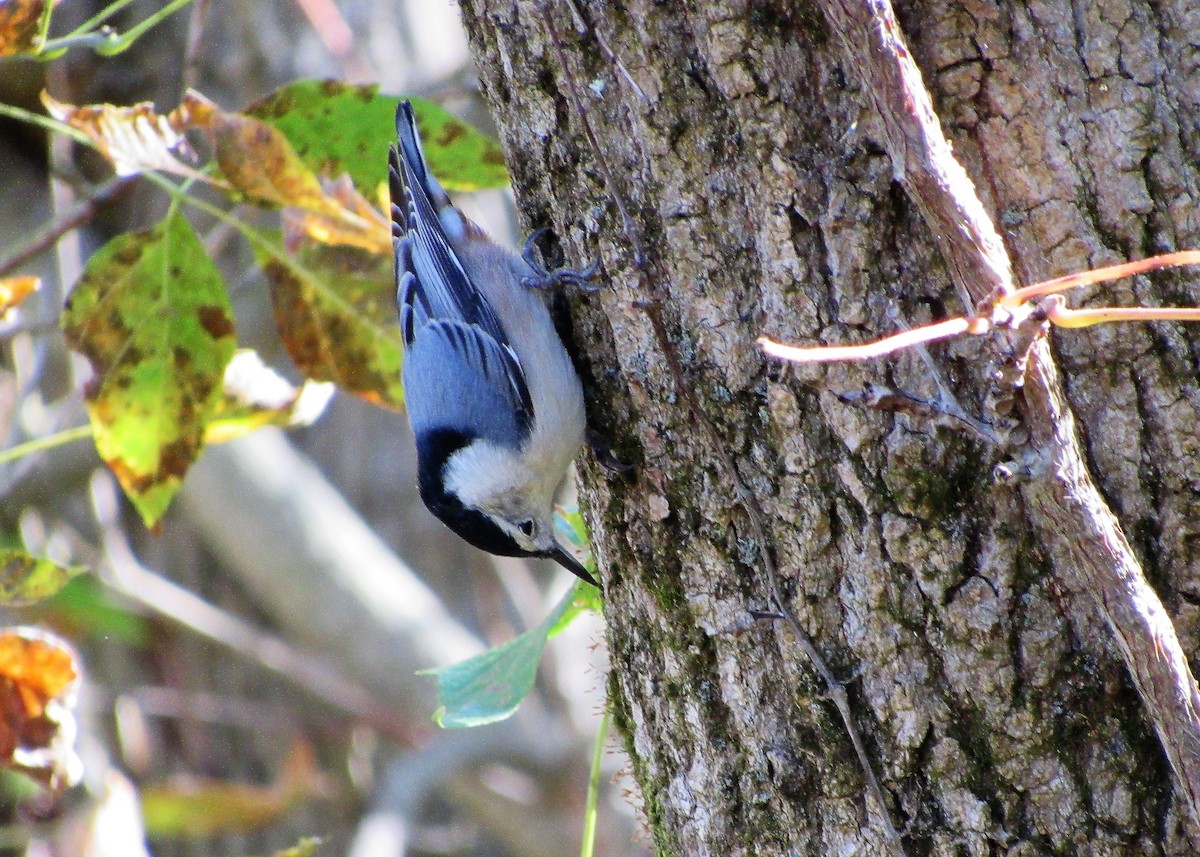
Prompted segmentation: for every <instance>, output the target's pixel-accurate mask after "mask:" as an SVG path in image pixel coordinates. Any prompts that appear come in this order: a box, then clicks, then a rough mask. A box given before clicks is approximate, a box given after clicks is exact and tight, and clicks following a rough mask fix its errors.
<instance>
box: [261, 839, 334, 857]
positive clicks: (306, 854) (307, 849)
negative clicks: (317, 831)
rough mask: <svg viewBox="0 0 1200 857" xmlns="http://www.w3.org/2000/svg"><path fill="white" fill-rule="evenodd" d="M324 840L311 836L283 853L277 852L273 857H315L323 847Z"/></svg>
mask: <svg viewBox="0 0 1200 857" xmlns="http://www.w3.org/2000/svg"><path fill="white" fill-rule="evenodd" d="M322 842H324V840H323V839H318V838H317V837H315V836H310V837H307V838H305V839H301V840H300V841H299V842H297V843H296V844H295V845H293V846H292V847H291V848H285V849H283V850H282V851H276V852H275V853H274V854H273V855H272V857H313V855H314V854H316V853H317V849H318V848H320V847H321V843H322Z"/></svg>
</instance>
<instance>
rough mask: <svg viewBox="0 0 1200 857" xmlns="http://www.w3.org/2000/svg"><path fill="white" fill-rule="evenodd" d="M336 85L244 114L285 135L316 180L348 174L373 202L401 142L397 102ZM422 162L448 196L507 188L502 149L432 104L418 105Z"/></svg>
mask: <svg viewBox="0 0 1200 857" xmlns="http://www.w3.org/2000/svg"><path fill="white" fill-rule="evenodd" d="M377 90H378V87H376V86H354V85H351V84H349V83H345V82H342V81H337V80H301V81H297V82H295V83H289V84H288V85H287V86H285V87H283V88H282V89H278V90H276V91H275V92H274V93H272V94H271V95H269V96H267V97H266V98H264V99H263V100H261V101H258V102H256V103H254V104H251V105H250V106H249V107H247V108H246V110H245V111H243V112H245V113H247V114H248V115H250V116H254V117H256V118H258V119H261V120H263V121H264V122H266V123H267V124H269V125H272V126H274V127H275V128H277V129H278V130H280V131H282V132H283V135H284V136H285V137H287V138H288V140H289V141H290V142H291V144H292V148H294V149H295V150H296V153H297V154H299V155H300V158H301V159H302V160H303V161H304V162H305V163H306V164H307V165H308V167H309V169H311V170H312V171H313V172H315V173H318V174H320V173H324V174H325V175H327V176H330V177H336V176H338V175H340V174H341V173H343V172H345V173H349V175H350V177H351V178H352V179H353V180H354V184H355V186H356V187H357V188H358V191H359V193H361V194H363V195H364V196H367V197H371V198H375V197H377V196H378V193H377V190H378V188H379V187H380V186H381V185H382V184H383V183H384V181H385V180H386V179H387V151H388V146H390V145H391V144H392V143H393V142H395V138H396V123H395V114H396V105H397V104H399V103H400V99H399V98H398V97H396V96H394V95H380V94H379V93H378V91H377ZM413 110H414V111H415V112H416V114H417V125H418V127H419V128H420V130H421V142H422V145H423V146H424V149H425V157H426V160H428V162H429V167H430V169H432V170H433V174H434V175H435V176H437V177H438V179H439V180H440V181H441V182H442V184H443V185H444V186H445V187H446V189H447V190H479V189H480V188H488V187H503V186H504V185H506V184H508V171H507V170H506V169H505V167H504V152H503V151H502V150H501V149H500V144H499V143H497V142H496V141H495V140H493V139H492V138H491V137H488V136H487V135H486V134H482V133H480V132H479V131H477V130H475V129H474V128H472V127H471V126H470V125H467V124H466V123H465V122H463V121H462V120H461V119H458V118H456V117H455V116H454V115H452V114H451V113H449V112H448V111H446V110H444V109H443V108H442V107H441V106H439V105H437V104H434V103H433V102H432V101H425V100H422V99H413Z"/></svg>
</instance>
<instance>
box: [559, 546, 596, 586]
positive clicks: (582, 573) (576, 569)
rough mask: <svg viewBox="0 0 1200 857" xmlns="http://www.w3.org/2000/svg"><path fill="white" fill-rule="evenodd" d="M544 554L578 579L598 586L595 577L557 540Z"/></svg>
mask: <svg viewBox="0 0 1200 857" xmlns="http://www.w3.org/2000/svg"><path fill="white" fill-rule="evenodd" d="M546 556H547V557H549V558H550V559H552V560H554V561H555V562H556V563H558V564H559V565H561V566H562V567H563V568H565V569H566V570H567V571H569V572H571V574H573V575H575V576H576V577H578V578H579V579H580V580H586V581H587V582H588V583H590V584H591V585H592V586H595V587H599V586H600V584H599V583H597V582H596V578H594V577H592V575H591V574H589V573H588V570H587V569H586V568H584V567H583V564H582V563H581V562H580V561H579V560H577V559H575V556H574V555H573V554H572V553H571V552H570V551H569V550H567V549H566V548H564V547H563V546H562V545H560V544H558V543H557V542H555V544H554V547H553V548H552V549H551V550H550V552H549V553H548V554H546Z"/></svg>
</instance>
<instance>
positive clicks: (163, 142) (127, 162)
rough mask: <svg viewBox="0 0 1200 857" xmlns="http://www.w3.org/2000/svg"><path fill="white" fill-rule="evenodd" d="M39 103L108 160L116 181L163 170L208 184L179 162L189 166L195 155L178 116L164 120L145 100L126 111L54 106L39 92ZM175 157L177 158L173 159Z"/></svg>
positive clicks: (173, 114) (96, 106)
mask: <svg viewBox="0 0 1200 857" xmlns="http://www.w3.org/2000/svg"><path fill="white" fill-rule="evenodd" d="M42 104H44V105H45V106H46V110H47V111H48V112H49V113H50V115H51V116H53V117H54V118H55V119H57V120H59V121H60V122H65V123H66V124H68V125H70V126H71V127H72V128H75V129H77V130H79V131H82V132H83V133H84V134H86V135H87V136H88V138H89V139H90V140H92V142H94V143H95V144H96V147H97V148H98V149H99V150H100V151H101V152H102V153H103V154H104V156H105V157H106V158H108V159H109V160H110V161H112V164H113V167H114V168H115V169H116V171H117V175H119V176H130V175H135V174H137V173H141V172H145V171H146V170H162V171H164V172H168V173H176V174H178V175H183V176H189V177H192V178H199V179H201V180H204V181H207V180H208V179H207V177H205V176H203V175H201V174H200V173H198V172H196V170H194V169H193V168H192V167H190V166H188V164H186V163H184V161H183V160H180V157H181V158H184V159H186V160H188V161H193V162H194V161H195V159H196V154H195V152H193V151H192V147H191V146H190V145H188V141H187V139H186V138H185V137H184V136H183V133H184V131H185V130H186V126H185V125H184V124H183V123H182V122H181V119H180V117H179V115H178V111H172V112H171V113H170V114H168V115H166V116H163V115H161V114H159V113H157V112H155V109H154V104H153V103H152V102H149V101H143V102H141V103H140V104H134V105H131V106H129V107H117V106H115V105H112V104H85V105H78V106H77V105H74V104H65V103H63V102H61V101H55V100H54V99H53V98H51V97H50V94H49V93H48V92H46V91H44V90H43V91H42ZM176 153H177V154H178V155H179V156H180V157H176Z"/></svg>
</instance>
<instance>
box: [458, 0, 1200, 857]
mask: <svg viewBox="0 0 1200 857" xmlns="http://www.w3.org/2000/svg"><path fill="white" fill-rule="evenodd" d="M571 5H572V4H571V3H570V2H566V0H564V2H557V3H541V2H538V0H518V2H513V1H512V0H464V2H463V11H464V16H465V18H466V23H467V27H468V31H469V33H470V36H471V39H472V42H473V46H474V50H475V53H476V56H477V61H478V64H479V71H480V77H481V79H482V81H483V83H484V88H485V91H486V94H487V96H488V98H489V99H490V101H491V103H492V105H493V107H494V110H495V113H496V118H497V120H498V122H499V124H500V126H501V128H502V129H503V135H504V138H505V142H506V145H507V147H508V151H509V155H510V157H509V164H510V167H511V169H512V173H513V180H514V185H515V187H516V188H517V194H518V198H519V200H520V202H521V206H522V209H523V211H524V213H525V215H526V216H527V224H528V225H529V226H531V227H532V226H542V225H550V226H552V227H553V228H554V231H555V233H556V234H557V236H558V237H559V240H560V242H561V247H562V253H563V256H564V257H565V259H566V260H568V261H569V262H571V263H579V262H583V261H588V260H591V259H598V260H599V261H601V263H602V266H603V267H602V274H603V277H602V282H603V289H602V291H600V292H599V293H598V294H596V295H593V296H590V297H579V296H572V297H571V305H572V320H573V327H574V341H575V344H576V346H577V348H578V350H579V352H580V358H581V364H582V367H583V371H584V375H585V386H586V387H587V389H588V392H589V416H590V418H591V421H592V423H593V425H594V426H595V428H597V429H598V430H599V431H600V432H601V433H602V434H604V435H606V436H607V437H608V438H610V439H611V440H612V442H613V444H614V451H615V452H616V454H617V456H618V457H620V458H622V459H623V460H625V461H628V462H629V463H631V464H633V465H635V470H634V471H633V473H632V474H631V475H630V476H628V477H624V478H623V477H619V476H614V475H612V474H610V473H607V472H605V471H604V470H603V469H602V468H600V467H599V466H598V465H597V464H596V463H595V462H594V460H593V459H591V458H590V457H589V458H586V459H585V460H584V461H583V462H582V467H581V471H582V489H583V491H582V495H583V498H584V505H585V507H586V512H587V519H588V522H589V524H590V525H591V531H592V540H593V547H594V549H595V551H596V553H597V556H598V560H599V565H600V570H601V576H602V578H603V581H604V593H605V599H606V608H605V615H606V619H607V622H608V639H609V646H610V649H611V658H612V674H611V677H610V682H609V689H610V696H611V703H612V706H613V708H614V712H615V715H616V722H617V724H618V727H619V729H620V731H621V733H622V736H623V738H624V740H625V743H626V746H627V747H628V749H629V752H630V754H631V756H632V758H633V764H634V771H635V775H636V778H637V781H638V783H639V785H640V787H641V790H642V792H643V797H644V801H645V809H646V814H647V817H648V820H649V824H650V826H651V829H652V832H653V836H654V839H655V842H656V845H657V847H658V850H659V851H660V853H663V854H680V855H693V854H695V855H699V854H716V855H735V854H737V855H740V854H806V855H807V854H812V855H825V854H851V853H858V854H884V853H908V854H914V855H915V854H937V855H941V854H945V855H951V854H955V855H957V854H965V855H988V854H1019V855H1032V854H1048V853H1055V854H1143V853H1144V854H1170V855H1175V854H1179V855H1182V854H1192V853H1196V851H1195V850H1194V849H1195V848H1196V847H1197V845H1196V843H1197V842H1200V840H1197V839H1195V838H1194V836H1195V832H1196V831H1197V829H1200V828H1198V827H1197V825H1196V824H1195V821H1194V819H1193V815H1194V810H1195V807H1196V805H1197V798H1196V794H1197V793H1196V791H1195V789H1194V786H1195V780H1192V779H1189V777H1190V775H1191V774H1193V773H1194V771H1195V767H1196V754H1195V747H1196V739H1195V735H1196V731H1195V729H1194V728H1192V727H1194V722H1193V720H1194V711H1193V710H1192V709H1191V708H1190V707H1189V706H1190V705H1191V704H1192V701H1194V699H1195V698H1196V691H1195V682H1194V681H1193V680H1192V678H1191V675H1190V673H1188V672H1187V671H1186V662H1185V661H1184V660H1183V659H1182V657H1181V656H1180V650H1182V652H1185V653H1191V652H1193V651H1195V650H1196V646H1197V642H1198V636H1200V627H1198V623H1200V610H1198V609H1197V608H1198V606H1200V499H1198V492H1200V481H1198V479H1197V477H1196V473H1198V472H1200V438H1198V436H1197V422H1198V414H1200V392H1198V385H1197V376H1198V374H1200V369H1198V367H1200V330H1198V329H1197V328H1196V327H1191V328H1188V327H1185V326H1183V325H1179V324H1176V325H1169V324H1165V323H1154V324H1137V325H1135V324H1122V325H1106V326H1101V327H1097V328H1090V329H1088V330H1082V331H1079V330H1055V331H1054V332H1053V333H1051V334H1050V340H1049V342H1050V347H1049V348H1046V347H1045V345H1044V344H1043V343H1041V342H1039V343H1038V344H1036V345H1035V346H1034V348H1033V350H1032V352H1031V355H1030V357H1029V369H1028V374H1027V375H1026V376H1025V381H1026V385H1025V387H1024V388H1021V387H1020V386H1015V387H1010V388H1004V387H1003V385H1004V384H1005V383H1006V382H1005V380H1004V379H1005V378H1013V377H1015V378H1020V377H1021V370H1022V368H1023V364H1021V363H1020V362H1019V361H1018V362H1017V363H1016V365H1015V366H1014V365H1012V361H1011V360H1009V359H1008V355H1009V354H1010V352H1011V349H1013V348H1016V347H1018V346H1019V344H1020V343H1019V339H1020V337H1019V336H1009V335H1004V334H993V335H991V336H990V337H988V338H976V337H966V338H963V339H960V340H957V341H953V342H949V343H946V344H938V345H934V346H931V347H930V348H929V349H928V352H927V353H924V354H923V353H922V352H920V351H918V350H909V351H906V352H902V353H899V354H897V355H894V356H892V357H889V358H885V359H880V360H875V361H872V362H865V363H853V364H851V363H834V364H830V365H827V366H820V367H802V368H796V369H791V368H785V367H784V366H783V365H782V364H779V363H777V362H774V361H772V360H770V359H768V358H765V357H764V356H763V355H762V354H761V353H760V352H759V351H758V349H757V348H756V347H755V340H756V338H757V337H759V336H760V335H763V334H766V335H769V336H771V337H772V338H775V339H779V340H782V341H787V342H794V343H800V344H819V343H849V342H861V341H865V340H869V339H874V338H876V337H878V336H881V335H885V334H889V333H892V332H895V331H896V330H897V329H900V328H905V327H909V326H912V325H916V324H920V323H925V322H929V321H936V320H940V319H942V318H944V317H947V316H955V315H960V314H963V313H966V312H970V311H971V310H972V307H970V306H964V302H970V303H973V302H974V301H976V300H978V299H980V298H981V297H984V296H985V295H986V294H987V293H988V292H989V291H990V290H991V289H992V288H994V287H995V286H997V285H1002V284H1003V283H1004V282H1005V281H1006V279H1007V276H1008V268H1009V265H1010V264H1011V269H1012V270H1013V271H1015V272H1016V277H1015V279H1016V281H1017V283H1018V284H1028V283H1032V282H1035V281H1037V280H1041V279H1044V278H1048V277H1052V276H1057V275H1059V274H1064V273H1068V272H1072V271H1078V270H1083V269H1087V268H1091V267H1097V266H1100V265H1106V264H1112V263H1114V262H1119V261H1124V260H1126V259H1137V258H1143V257H1146V256H1151V255H1154V254H1156V253H1162V252H1167V251H1170V250H1175V249H1182V248H1195V247H1200V208H1198V207H1197V202H1198V200H1200V192H1198V188H1200V170H1198V168H1197V164H1200V126H1198V124H1197V123H1198V118H1200V52H1198V50H1197V48H1196V47H1195V44H1196V33H1197V32H1200V12H1197V10H1196V7H1195V2H1194V0H1162V2H1159V3H1155V4H1130V3H1125V2H1116V3H1109V2H1090V0H1079V2H1075V3H1070V4H1068V3H1065V2H1059V3H1033V4H1027V3H1023V2H1022V3H1000V4H996V3H993V2H989V0H981V2H973V0H958V2H951V3H942V2H931V0H919V2H911V3H906V4H905V5H903V6H902V7H901V8H898V9H897V10H896V11H897V13H898V15H899V19H900V27H899V30H896V29H894V28H891V27H889V25H888V22H887V15H888V14H890V10H889V9H888V8H887V7H886V5H884V4H883V3H882V2H880V0H843V2H841V3H839V2H836V0H821V2H812V3H809V2H800V3H784V2H774V3H772V2H740V3H739V2H725V3H710V2H698V0H689V2H673V3H648V2H636V0H634V2H624V3H605V4H599V3H590V4H586V3H585V2H584V0H576V3H575V5H576V6H578V11H579V12H580V13H581V14H580V17H579V18H578V23H577V21H576V20H575V19H573V17H572V13H571ZM901 33H902V35H901ZM902 39H903V40H906V41H907V48H905V45H904V42H903V41H901V40H902ZM614 57H615V59H614ZM910 57H911V59H913V60H915V61H916V66H917V67H919V69H920V72H921V76H922V78H923V85H924V87H926V88H927V89H928V92H929V94H930V96H931V97H932V106H933V108H934V110H936V117H937V118H939V119H940V131H939V130H938V122H937V121H933V120H932V117H933V114H932V113H930V114H929V118H930V120H931V121H930V122H927V123H926V124H925V125H924V126H922V125H921V124H920V118H921V111H922V103H923V101H922V99H923V98H924V90H923V89H921V80H920V79H917V78H915V76H913V75H909V77H908V78H907V79H904V75H903V74H902V73H900V72H897V70H898V69H900V70H902V69H903V68H904V67H905V66H904V64H905V63H906V62H907V61H908V59H909V58H910ZM893 72H896V74H895V75H893V74H892V73H893ZM631 80H632V81H634V82H636V85H637V87H640V90H641V93H639V92H638V91H637V89H635V87H634V86H633V85H632V84H631ZM914 81H915V88H912V87H913V86H914ZM906 86H908V87H910V88H909V89H905V88H904V87H906ZM581 107H582V110H581V109H580V108H581ZM921 131H924V132H930V133H918V132H921ZM942 132H944V134H945V135H946V137H948V138H949V141H950V143H951V144H952V146H953V153H954V156H955V157H957V160H958V163H959V164H961V166H962V167H963V168H965V171H966V174H967V175H968V176H969V177H970V179H971V181H972V182H973V183H974V188H973V189H972V188H971V187H970V186H969V185H966V184H964V183H962V182H958V181H956V180H955V179H956V176H955V169H957V167H956V165H954V164H953V161H952V158H951V156H950V150H949V149H946V148H945V147H944V146H941V144H940V143H939V137H938V134H939V133H942ZM598 150H599V151H598ZM601 152H602V153H603V154H602V155H601V154H600V153H601ZM947 165H948V166H947ZM976 195H977V197H976ZM979 202H982V206H979V205H978V203H979ZM984 212H986V214H984ZM987 215H990V217H991V218H992V221H993V222H994V223H995V224H996V228H997V229H998V230H999V231H1000V233H999V237H1000V238H1001V239H1002V241H1001V240H997V238H996V233H994V232H992V231H991V223H990V222H989V221H988V218H987ZM639 256H641V257H643V258H642V259H641V260H640V261H639ZM1010 259H1011V263H1010V262H1009V260H1010ZM1197 282H1198V280H1197V275H1196V273H1195V272H1194V271H1188V270H1184V271H1182V272H1181V271H1175V272H1165V273H1160V274H1155V275H1153V276H1152V277H1149V278H1146V277H1142V278H1137V279H1133V280H1123V281H1119V282H1115V283H1111V284H1107V285H1103V286H1099V287H1094V288H1093V289H1091V290H1090V291H1089V292H1087V293H1086V294H1085V295H1083V296H1082V297H1075V298H1074V299H1073V302H1074V303H1075V304H1076V305H1078V304H1079V303H1080V302H1081V301H1082V302H1083V303H1085V304H1091V305H1099V306H1107V305H1113V304H1138V305H1158V304H1162V305H1177V306H1182V305H1197V304H1200V287H1198V286H1197ZM997 369H999V370H1001V371H1000V372H999V373H997ZM1006 372H1007V374H1006ZM867 384H873V385H876V386H875V388H874V391H875V392H879V391H880V390H883V391H885V392H891V393H896V392H899V393H903V394H911V395H913V396H916V397H920V398H921V399H923V400H926V401H931V402H932V401H938V402H940V403H941V404H940V405H939V406H938V407H936V408H932V409H928V408H925V407H924V406H922V405H919V404H914V403H913V402H911V401H909V402H907V404H906V405H905V406H904V407H903V408H899V409H897V408H894V407H892V408H888V407H874V408H872V407H868V406H867V404H866V403H865V402H862V401H859V402H848V401H845V400H844V395H845V394H847V393H850V394H854V393H861V391H862V390H863V389H864V385H867ZM942 387H944V388H945V390H946V391H949V392H950V393H952V394H953V401H955V402H957V405H958V406H961V409H962V411H963V413H964V414H965V415H966V417H965V419H946V418H945V417H944V413H943V414H942V415H939V414H938V413H937V412H939V411H941V412H946V411H950V412H953V411H954V408H955V405H953V404H950V403H949V402H950V399H949V398H948V397H947V396H946V395H944V394H943V393H942V392H940V390H941V388H942ZM998 387H999V388H1001V389H1000V391H999V392H997V390H998ZM1060 388H1061V389H1062V390H1065V402H1064V401H1062V400H1060V399H1058V398H1056V394H1057V393H1058V391H1059V390H1060ZM878 399H879V397H876V398H875V399H874V400H873V401H877V400H878ZM895 400H896V399H895V397H890V398H889V397H884V398H883V400H882V402H881V404H886V403H887V402H894V401H895ZM1008 405H1011V408H1009V407H1008ZM972 420H973V421H975V422H976V423H977V424H978V425H977V427H978V428H979V429H980V431H978V432H973V431H969V430H968V428H967V426H968V423H970V422H971V421H972ZM1001 476H1004V477H1005V478H1001ZM1097 488H1098V489H1099V493H1096V490H1095V489H1097ZM1114 515H1115V518H1114V517H1112V516H1114ZM1117 522H1119V529H1118V528H1117ZM1122 532H1123V533H1124V538H1123V537H1122V536H1121V533H1122ZM1125 539H1128V542H1129V543H1130V544H1131V545H1132V550H1131V551H1130V550H1129V544H1127V543H1126V541H1125ZM1146 578H1148V579H1149V581H1150V583H1151V584H1153V587H1154V588H1153V590H1151V589H1149V588H1147V587H1146V586H1145V585H1144V584H1145V579H1146ZM1155 592H1157V596H1158V598H1160V599H1161V602H1162V605H1163V606H1165V608H1166V610H1165V614H1164V613H1163V612H1162V611H1161V609H1159V604H1158V602H1157V601H1156V600H1155V597H1154V593H1155ZM1168 616H1169V617H1170V620H1172V621H1173V622H1174V626H1175V628H1174V629H1172V628H1171V626H1170V622H1168V621H1167V618H1166V617H1168ZM772 617H774V618H772ZM1175 630H1177V631H1178V637H1179V640H1178V641H1176V638H1175ZM809 641H811V645H812V647H813V650H814V651H815V653H816V654H818V655H819V658H820V660H821V661H822V662H823V663H824V664H825V665H827V667H828V670H829V671H830V674H829V680H828V681H826V680H825V678H823V677H822V670H821V667H820V666H818V665H816V664H815V663H814V661H813V660H812V658H810V656H809V653H808V651H807V649H808V645H809ZM1173 657H1174V658H1175V662H1174V668H1175V669H1176V672H1175V673H1170V668H1171V665H1172V658H1173ZM842 682H844V685H843V684H841V683H842ZM843 686H844V688H845V693H846V694H848V706H847V707H846V708H845V709H842V708H840V707H839V706H840V703H841V701H842V699H843V696H842V694H841V688H842V687H843ZM843 711H844V712H845V713H844V715H843ZM851 727H852V728H851ZM858 738H861V747H860V748H856V746H855V745H856V740H857V739H858ZM873 777H874V778H877V780H878V784H879V787H878V789H872V786H871V779H872V778H873ZM873 793H874V795H876V796H878V797H881V798H882V800H883V803H884V804H885V807H881V806H880V805H879V803H878V802H877V800H876V798H875V797H873ZM896 830H898V831H901V834H899V835H897V834H895V833H894V831H896ZM1190 837H1191V838H1190Z"/></svg>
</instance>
